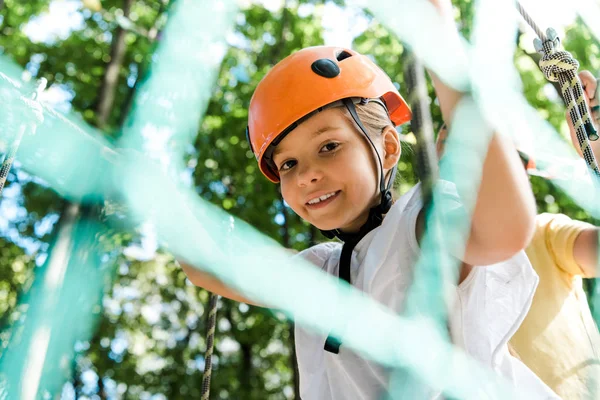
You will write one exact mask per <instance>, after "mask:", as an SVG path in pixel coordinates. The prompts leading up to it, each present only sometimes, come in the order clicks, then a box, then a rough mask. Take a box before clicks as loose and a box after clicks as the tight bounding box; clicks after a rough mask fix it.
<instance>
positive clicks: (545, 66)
mask: <svg viewBox="0 0 600 400" xmlns="http://www.w3.org/2000/svg"><path fill="white" fill-rule="evenodd" d="M540 68H541V70H542V72H543V73H544V76H545V77H546V79H548V80H549V81H551V82H558V77H559V76H560V75H561V74H564V73H567V72H569V71H570V72H573V74H575V73H576V72H577V70H578V69H579V62H577V60H575V59H574V58H573V56H572V55H571V53H569V52H568V51H564V50H561V51H556V52H551V53H550V52H545V53H544V55H543V56H542V59H541V60H540Z"/></svg>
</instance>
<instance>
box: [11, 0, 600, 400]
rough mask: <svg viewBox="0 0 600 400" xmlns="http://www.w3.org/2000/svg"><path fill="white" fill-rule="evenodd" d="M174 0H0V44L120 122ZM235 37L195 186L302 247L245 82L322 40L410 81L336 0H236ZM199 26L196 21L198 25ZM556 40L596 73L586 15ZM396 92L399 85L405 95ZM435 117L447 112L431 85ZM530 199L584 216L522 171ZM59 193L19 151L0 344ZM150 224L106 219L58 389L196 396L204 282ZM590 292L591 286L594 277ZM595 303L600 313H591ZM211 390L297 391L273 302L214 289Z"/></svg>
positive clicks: (531, 63) (113, 125)
mask: <svg viewBox="0 0 600 400" xmlns="http://www.w3.org/2000/svg"><path fill="white" fill-rule="evenodd" d="M173 1H174V0H102V1H100V0H83V1H80V0H64V1H63V0H52V1H40V0H30V1H19V0H2V1H0V53H2V54H4V55H6V56H9V57H11V58H12V59H13V60H14V61H15V62H16V63H17V64H18V65H19V66H21V67H22V68H23V69H24V74H23V78H24V79H26V80H27V79H37V78H41V77H44V78H46V79H47V80H48V88H47V90H46V91H45V92H44V93H43V96H44V100H45V101H47V102H49V103H50V104H53V105H54V106H55V107H56V108H57V109H59V110H62V111H65V112H67V111H74V112H76V113H78V114H80V115H81V116H82V118H83V119H84V120H85V121H86V122H88V123H90V124H93V125H95V126H97V127H100V128H101V129H103V131H104V133H105V135H106V137H107V138H109V139H110V140H113V139H116V138H117V137H118V135H119V127H120V125H121V124H122V122H123V120H124V118H125V116H126V114H127V112H128V111H129V108H130V106H131V101H132V99H133V96H134V94H135V90H136V88H137V85H138V82H139V81H140V79H142V78H143V77H144V74H145V72H146V71H147V69H148V64H149V62H150V61H151V57H152V54H153V50H154V49H155V48H156V46H157V45H158V44H159V43H160V39H161V30H162V28H163V27H164V25H165V22H166V21H167V19H168V10H169V6H170V5H171V3H173ZM453 3H454V5H455V11H456V19H457V23H458V25H459V27H460V29H461V31H462V32H463V34H464V35H465V36H466V37H467V38H468V37H469V35H470V31H471V26H472V17H473V7H472V5H473V2H472V1H471V0H455V1H454V2H453ZM241 4H242V7H241V8H240V10H239V12H238V14H237V17H236V23H235V29H234V31H233V32H231V33H230V34H229V36H228V44H229V49H228V51H227V53H226V55H225V58H224V60H223V63H222V66H221V70H220V75H219V78H218V81H217V83H216V85H215V86H214V89H213V92H212V99H211V102H210V104H209V106H208V110H207V113H206V115H205V117H204V119H203V120H202V122H201V126H200V129H199V132H198V136H197V140H196V142H195V143H194V146H191V147H190V149H189V151H188V153H187V154H186V163H187V164H186V165H187V166H188V171H189V173H190V176H191V177H192V178H193V179H192V181H193V184H194V186H195V188H196V190H197V192H198V195H199V196H201V197H202V198H204V199H206V200H208V201H210V202H212V203H214V204H216V205H218V206H219V207H222V208H223V209H224V210H226V211H227V212H229V213H231V214H233V215H235V216H236V217H239V218H242V219H244V220H246V221H247V222H249V223H250V224H252V225H253V226H255V227H256V228H257V229H259V230H260V231H261V232H263V233H264V234H266V235H268V236H270V237H272V238H275V239H276V240H278V241H279V242H280V243H281V244H282V245H284V246H286V247H288V248H294V249H297V250H301V249H304V248H306V247H308V246H310V245H311V244H314V243H316V242H319V241H322V240H324V238H323V237H322V236H320V233H319V232H318V231H317V230H316V229H314V228H312V227H310V226H309V225H307V224H306V223H304V222H303V221H302V220H300V219H299V218H298V217H297V216H296V215H295V214H294V213H293V212H292V211H291V210H290V209H289V208H288V207H287V205H286V204H285V203H284V202H283V201H282V200H281V196H280V195H279V192H278V187H277V186H276V185H273V184H271V183H270V182H268V181H267V180H266V179H265V178H264V177H263V176H262V175H261V174H260V173H259V171H258V168H257V165H256V162H255V160H254V157H253V155H252V153H251V152H250V149H249V147H248V144H247V142H246V139H245V127H246V124H247V116H248V114H247V107H248V103H249V101H250V97H251V95H252V92H253V90H254V88H255V86H256V85H257V83H258V82H259V81H260V79H261V78H262V77H263V76H264V74H265V73H266V72H267V71H268V70H269V68H271V67H272V66H273V65H274V64H275V63H276V62H277V61H278V60H280V59H282V58H283V57H285V56H287V55H289V54H290V53H292V52H293V51H295V50H298V49H301V48H303V47H307V46H314V45H319V44H323V43H327V44H336V45H352V46H353V47H354V48H355V49H357V50H358V51H360V52H363V53H365V54H368V55H370V56H372V57H373V58H374V60H376V62H377V63H378V64H379V65H380V66H381V67H382V68H383V69H384V70H385V71H386V72H387V73H388V74H389V75H390V77H391V78H392V80H393V81H394V82H395V83H396V84H397V86H398V87H399V89H400V91H401V93H404V86H405V85H404V80H403V73H402V61H403V50H404V46H403V45H402V43H401V42H400V41H399V39H398V38H396V37H395V36H394V35H392V34H390V33H389V31H388V30H387V29H386V28H385V27H384V26H381V25H380V24H378V23H377V21H375V20H374V19H373V18H372V16H371V15H370V14H369V13H366V12H364V11H362V10H359V9H355V8H352V7H347V6H346V4H345V2H344V1H343V0H335V1H333V0H329V1H328V0H279V1H268V0H260V1H259V0H257V1H250V0H248V1H244V2H242V3H241ZM199 29H201V28H199ZM525 32H527V33H525V34H521V35H520V36H519V37H518V38H516V40H518V43H519V44H520V48H519V50H518V51H517V53H516V54H515V64H516V65H517V68H518V70H519V72H520V74H521V77H522V80H523V91H524V94H525V96H526V98H527V99H528V101H529V102H530V103H531V104H532V105H533V106H534V107H536V108H537V109H538V110H539V113H540V115H542V116H543V117H544V118H545V119H547V120H548V121H550V122H551V123H552V124H553V125H554V126H555V127H556V128H557V129H559V131H560V132H561V133H562V134H563V135H565V137H566V134H567V126H566V123H565V122H564V107H563V105H562V101H561V100H560V98H559V97H558V94H557V93H556V91H555V89H554V87H553V86H552V85H551V84H549V83H547V82H546V81H545V80H544V78H543V76H542V75H541V73H540V72H539V70H538V67H537V65H536V64H535V60H536V57H537V55H536V54H534V52H533V50H532V48H531V47H532V46H531V45H530V43H529V42H530V41H531V39H532V37H531V35H530V33H528V31H525ZM563 38H564V40H563V44H564V46H565V48H566V49H567V50H569V51H570V52H572V53H573V55H574V56H575V57H576V58H577V59H578V60H579V61H580V63H581V66H582V69H589V70H591V71H592V72H594V73H597V72H599V71H598V69H599V66H600V65H599V64H600V61H599V59H598V54H599V49H598V44H597V42H596V41H595V39H593V37H592V35H591V33H590V31H589V30H588V29H587V28H586V27H585V25H584V24H583V23H582V22H581V21H580V20H574V21H571V23H570V24H568V25H566V27H565V35H564V36H563ZM404 94H405V93H404ZM430 95H431V106H432V107H431V108H432V115H433V117H434V127H436V128H438V127H439V126H440V124H441V116H440V113H439V110H438V109H437V107H436V100H435V98H434V97H433V89H432V88H431V87H430ZM401 133H402V134H403V136H402V137H403V139H404V140H403V144H404V151H403V156H402V159H401V161H400V164H399V173H400V176H401V186H400V189H399V190H400V191H401V192H405V191H406V190H408V189H409V188H410V187H412V186H413V185H414V184H415V183H416V178H415V172H414V167H413V166H414V161H415V160H414V158H415V157H414V150H413V146H414V136H413V135H412V133H411V132H410V131H409V127H403V128H402V130H401ZM532 186H533V190H534V193H535V195H536V199H537V202H538V208H539V211H540V212H543V211H549V212H562V213H565V214H567V215H569V216H571V217H573V218H576V219H580V220H584V221H590V222H598V221H593V220H592V219H591V218H590V216H589V215H588V214H587V213H586V212H585V211H583V210H581V209H580V208H578V207H577V206H576V205H575V204H574V203H573V201H571V200H570V199H569V198H568V197H567V196H565V195H564V194H563V193H561V192H560V191H559V190H558V189H556V188H555V187H553V186H552V185H551V184H549V183H548V182H546V181H544V180H543V179H540V178H532ZM66 206H67V203H66V202H65V200H63V199H61V197H60V196H58V195H57V194H56V193H55V192H54V191H53V190H52V189H51V188H49V187H48V186H47V185H46V184H45V182H43V181H42V180H40V179H39V178H37V177H35V176H30V175H28V174H27V173H26V172H24V171H23V170H21V169H20V168H19V165H18V160H17V163H15V165H14V167H13V169H12V171H11V173H10V175H9V180H8V182H7V187H6V188H5V190H4V191H3V193H2V198H1V202H0V321H1V322H0V329H2V330H1V331H0V345H1V346H2V347H4V346H5V345H6V342H7V340H8V338H9V336H10V333H11V332H10V324H11V323H12V322H14V321H15V320H16V319H18V318H19V316H20V315H21V311H22V310H20V309H19V307H17V305H18V299H19V296H20V295H21V294H22V293H26V292H27V290H28V288H29V287H30V286H31V283H32V282H33V279H34V278H35V275H36V270H37V269H39V268H40V267H41V266H42V265H43V264H44V262H45V261H46V259H47V256H48V250H49V247H50V244H51V243H52V240H53V238H54V237H55V236H56V232H57V231H58V230H59V229H60V221H61V214H62V213H63V210H65V207H66ZM152 237H153V235H152V232H148V231H144V229H141V230H140V232H139V234H137V235H133V236H132V235H131V234H126V233H121V232H118V231H109V232H105V236H104V238H105V239H106V244H105V246H104V247H103V249H104V250H103V251H104V252H105V253H104V254H102V256H103V257H105V258H106V259H109V260H110V262H111V263H113V264H114V269H115V275H114V281H113V282H112V284H111V285H109V286H107V288H106V293H105V296H104V299H103V302H102V305H103V307H102V308H99V309H98V310H97V312H98V313H99V316H100V317H99V322H98V325H97V327H96V331H95V334H94V337H93V339H92V340H90V341H89V342H85V343H78V344H77V348H76V349H75V350H76V351H77V357H76V359H75V360H74V362H73V365H72V370H73V374H72V380H71V381H70V382H68V383H67V384H66V385H65V386H64V388H63V392H62V394H58V395H56V396H54V398H64V399H72V398H79V399H195V398H200V385H201V376H202V370H203V368H204V358H203V352H204V349H205V342H204V333H205V313H204V310H205V306H206V304H207V300H208V293H207V292H206V291H204V290H201V289H198V288H196V287H194V286H193V285H191V284H190V282H189V281H187V280H186V278H185V275H184V274H183V272H182V271H181V270H180V268H179V266H178V265H177V263H176V262H175V261H174V259H173V257H172V256H171V255H170V254H168V253H167V252H165V251H163V250H161V249H160V248H156V245H155V243H154V241H153V239H152ZM589 289H590V290H595V289H594V288H593V285H589ZM595 311H596V312H598V311H600V310H595ZM211 392H212V397H213V398H222V399H228V398H230V399H299V398H300V397H299V395H298V376H297V369H296V365H295V352H294V346H293V326H292V324H291V323H290V322H288V321H286V320H285V318H284V317H283V316H282V315H279V314H278V313H277V312H270V311H267V310H264V309H260V308H257V307H251V306H248V305H245V304H239V303H235V302H232V301H228V300H220V302H219V311H218V333H217V342H216V357H215V361H214V373H213V386H212V391H211Z"/></svg>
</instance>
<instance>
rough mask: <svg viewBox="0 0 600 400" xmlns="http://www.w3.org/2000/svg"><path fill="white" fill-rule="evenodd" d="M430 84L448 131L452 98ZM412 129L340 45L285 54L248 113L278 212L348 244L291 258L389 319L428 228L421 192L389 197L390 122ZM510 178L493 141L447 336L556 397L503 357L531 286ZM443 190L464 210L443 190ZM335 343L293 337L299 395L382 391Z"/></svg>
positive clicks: (363, 365)
mask: <svg viewBox="0 0 600 400" xmlns="http://www.w3.org/2000/svg"><path fill="white" fill-rule="evenodd" d="M433 80H434V84H435V86H436V89H437V95H438V98H439V100H440V105H441V108H442V113H443V115H444V118H445V119H446V121H448V122H449V123H451V119H452V113H453V110H454V108H455V106H456V104H457V103H458V101H459V100H460V98H461V94H460V93H458V92H456V91H454V90H452V89H450V88H448V87H447V86H445V85H444V84H443V83H441V81H440V80H439V79H437V78H436V77H433ZM409 119H410V111H409V109H408V106H407V104H406V103H405V101H404V99H403V98H402V97H401V96H400V95H399V93H398V91H397V90H396V88H395V87H394V85H393V84H392V82H391V80H390V79H389V77H388V76H387V75H385V73H384V72H383V71H382V70H381V69H380V68H379V67H377V66H376V65H375V64H373V62H371V61H370V59H368V58H367V57H365V56H362V55H360V54H358V53H356V52H355V51H352V50H349V49H342V48H335V47H313V48H307V49H303V50H300V51H298V52H296V53H294V54H292V55H291V56H289V57H287V58H285V59H284V60H283V61H281V62H280V63H278V64H277V65H276V66H275V67H274V68H273V69H272V70H271V71H270V72H269V73H268V74H267V75H266V76H265V77H264V79H263V80H262V81H261V83H260V84H259V85H258V87H257V88H256V91H255V93H254V95H253V97H252V100H251V103H250V110H249V126H248V130H247V135H248V140H249V142H250V144H251V148H252V151H253V152H254V154H255V155H256V157H257V160H258V163H259V167H260V170H261V172H262V173H263V174H264V175H265V176H266V177H267V178H268V179H270V180H271V181H273V182H280V184H281V192H282V195H283V198H284V199H285V201H286V202H287V204H289V206H290V207H291V208H292V209H293V210H294V211H295V212H296V213H297V214H298V215H300V216H301V217H302V218H303V219H305V220H306V221H308V222H309V223H311V224H313V225H314V226H316V227H317V228H319V229H320V230H321V231H323V232H324V233H325V234H326V235H327V236H329V237H334V236H336V237H338V238H339V239H341V240H342V241H343V242H344V244H343V245H342V244H341V243H336V242H327V243H322V244H320V245H317V246H313V247H311V248H309V249H307V250H305V251H303V252H301V253H300V256H301V257H304V258H305V259H307V260H309V261H311V262H312V263H313V264H315V265H316V266H317V267H318V268H321V269H322V270H324V271H325V272H327V273H329V274H333V275H335V276H339V278H340V279H343V280H345V281H346V282H348V283H350V284H352V285H353V286H354V287H355V288H357V289H358V290H361V291H363V292H365V293H366V294H368V295H369V296H371V297H373V298H374V299H375V300H377V301H379V302H380V303H382V304H384V305H386V306H388V307H390V308H392V309H393V310H394V311H396V312H401V310H402V304H403V299H404V296H405V294H406V290H407V288H408V287H409V285H410V277H411V276H412V274H411V268H412V266H413V265H414V263H415V261H416V259H417V257H418V255H419V247H418V246H419V245H418V241H419V239H420V237H421V234H422V232H423V227H424V222H423V215H422V207H421V200H420V196H419V190H418V189H419V188H418V185H417V187H415V188H413V189H412V190H411V191H410V192H409V193H407V194H406V195H404V196H402V197H401V198H400V199H399V200H398V201H396V202H393V201H392V197H391V186H392V183H393V180H394V179H393V178H394V174H395V171H396V165H397V163H398V160H399V157H400V141H399V137H398V133H397V132H396V130H395V128H394V126H397V125H400V124H402V123H405V122H407V121H409ZM520 168H521V165H520V161H519V158H518V156H517V155H516V153H515V152H514V150H513V149H512V145H511V144H510V142H508V141H507V140H506V139H504V138H502V137H500V136H497V135H494V137H493V138H492V140H491V143H490V146H489V150H488V154H487V157H486V160H485V163H484V166H483V179H482V184H481V187H480V189H479V193H478V197H477V203H476V206H475V210H474V214H473V219H472V226H471V231H470V236H469V239H468V241H467V244H466V250H465V252H464V255H463V257H462V259H463V260H464V261H465V263H466V264H468V265H476V266H478V267H467V268H465V269H463V270H462V271H461V274H460V277H461V278H460V282H459V286H458V287H457V289H456V293H457V297H458V298H459V299H460V301H459V302H457V305H456V307H454V310H453V311H452V315H451V317H450V329H451V332H452V336H453V339H454V341H455V342H456V343H457V344H458V345H459V346H461V347H463V348H464V349H465V350H466V351H467V352H468V353H470V354H471V355H472V356H473V357H475V358H477V359H478V360H480V361H481V362H482V363H484V364H486V365H487V366H488V367H490V368H492V369H494V370H496V371H498V372H500V373H501V374H503V375H504V376H505V377H506V378H508V379H509V380H511V381H512V382H514V384H515V385H519V387H523V386H527V387H528V388H529V389H530V390H533V391H534V392H536V393H538V395H539V397H541V398H556V396H555V395H554V393H552V391H551V390H550V389H549V388H547V387H546V386H545V385H544V384H543V383H542V382H541V381H539V379H538V378H537V377H535V375H533V374H532V373H531V371H529V370H528V369H527V368H525V367H524V366H523V364H521V363H520V362H519V361H518V360H516V359H515V358H513V357H511V356H510V354H509V352H508V345H507V343H508V339H509V338H510V337H511V336H512V334H513V333H514V331H515V330H516V329H517V327H518V326H519V324H520V323H521V320H522V316H523V315H524V314H525V312H526V310H527V309H528V307H529V304H530V302H531V298H532V296H533V292H534V290H535V286H536V284H537V277H536V275H535V273H534V272H533V270H532V269H531V266H530V265H529V262H528V261H527V258H526V257H525V254H524V252H522V251H521V250H522V249H523V247H524V246H525V245H526V244H527V242H528V241H529V239H530V236H531V232H532V229H533V219H534V216H535V204H534V199H533V197H532V195H531V191H530V189H529V186H528V182H527V179H526V177H525V176H524V174H523V173H522V170H520ZM445 192H446V197H448V198H449V199H450V200H451V203H452V204H454V205H455V208H456V207H460V202H459V199H458V198H457V196H456V194H455V192H454V191H453V190H452V187H451V185H447V187H446V190H445ZM479 266H481V267H479ZM183 268H184V270H185V271H186V273H187V274H188V277H189V278H190V280H191V281H192V282H193V283H194V284H196V285H198V286H201V287H204V288H206V289H208V290H211V291H213V292H215V293H218V294H220V295H223V296H225V297H228V298H231V299H234V300H238V301H244V302H249V303H251V304H252V301H248V299H245V298H244V297H243V295H241V294H239V293H235V292H234V291H232V290H231V289H229V288H227V287H226V286H225V285H223V284H222V283H221V282H219V281H218V280H217V279H215V278H213V277H210V276H209V275H207V274H205V273H202V272H200V271H198V270H196V269H194V268H191V267H190V266H187V265H185V264H183ZM507 305H510V306H507ZM335 339H336V338H326V337H324V336H321V335H316V334H313V333H311V332H308V331H305V330H304V329H302V328H301V327H296V348H297V356H298V366H299V371H300V391H301V397H302V398H303V399H304V400H311V399H375V398H379V396H381V395H384V394H386V387H387V383H388V374H387V371H386V370H385V369H384V368H382V367H381V366H379V365H377V364H375V363H373V362H371V361H367V360H364V359H363V358H361V357H360V356H359V355H357V354H356V353H354V352H353V351H351V350H350V349H348V348H346V347H344V345H343V338H339V339H341V340H342V344H341V345H340V343H339V342H337V341H336V340H335Z"/></svg>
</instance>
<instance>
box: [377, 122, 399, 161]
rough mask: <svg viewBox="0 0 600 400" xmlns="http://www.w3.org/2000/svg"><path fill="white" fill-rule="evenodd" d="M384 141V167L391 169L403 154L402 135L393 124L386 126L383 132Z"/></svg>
mask: <svg viewBox="0 0 600 400" xmlns="http://www.w3.org/2000/svg"><path fill="white" fill-rule="evenodd" d="M381 136H382V143H383V152H384V156H383V168H384V169H389V168H392V167H393V166H394V165H396V164H398V161H399V160H400V155H401V154H402V146H401V145H400V137H399V136H398V132H396V129H394V128H393V127H392V126H391V125H388V126H386V127H385V128H384V129H383V132H382V133H381Z"/></svg>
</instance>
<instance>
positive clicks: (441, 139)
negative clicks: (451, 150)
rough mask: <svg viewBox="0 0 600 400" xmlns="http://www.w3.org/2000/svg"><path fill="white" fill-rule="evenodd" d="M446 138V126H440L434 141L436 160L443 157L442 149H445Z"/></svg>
mask: <svg viewBox="0 0 600 400" xmlns="http://www.w3.org/2000/svg"><path fill="white" fill-rule="evenodd" d="M447 138H448V128H447V127H446V124H442V127H441V128H440V130H439V132H438V136H437V139H436V140H435V150H436V152H437V156H438V159H441V158H442V156H443V155H444V149H445V148H446V139H447Z"/></svg>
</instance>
